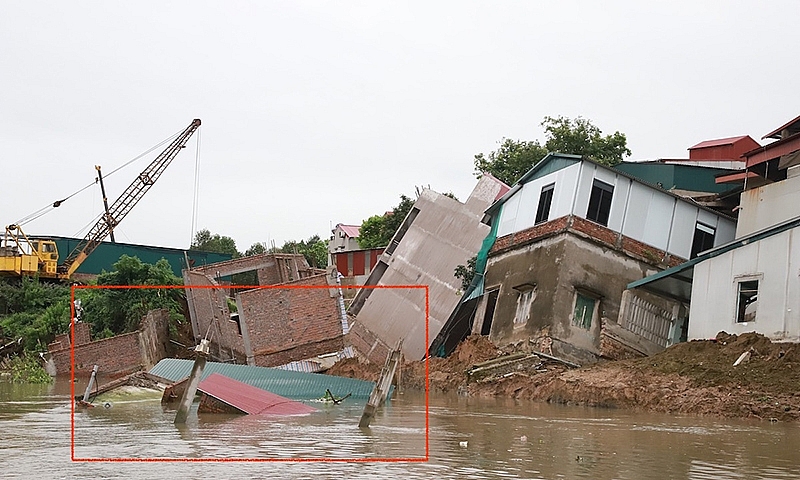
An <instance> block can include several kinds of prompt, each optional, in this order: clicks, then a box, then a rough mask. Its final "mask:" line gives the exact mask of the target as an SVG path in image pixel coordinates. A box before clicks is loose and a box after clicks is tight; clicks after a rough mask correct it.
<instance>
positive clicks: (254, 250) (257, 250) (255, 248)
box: [244, 242, 267, 257]
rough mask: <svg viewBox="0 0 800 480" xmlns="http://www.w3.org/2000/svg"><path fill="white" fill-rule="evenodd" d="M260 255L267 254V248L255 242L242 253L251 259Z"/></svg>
mask: <svg viewBox="0 0 800 480" xmlns="http://www.w3.org/2000/svg"><path fill="white" fill-rule="evenodd" d="M262 253H267V247H265V246H264V244H263V243H260V242H256V243H254V244H252V245H250V248H248V249H247V250H245V251H244V256H245V257H252V256H253V255H261V254H262Z"/></svg>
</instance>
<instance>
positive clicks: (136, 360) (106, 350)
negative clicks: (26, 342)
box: [50, 310, 169, 378]
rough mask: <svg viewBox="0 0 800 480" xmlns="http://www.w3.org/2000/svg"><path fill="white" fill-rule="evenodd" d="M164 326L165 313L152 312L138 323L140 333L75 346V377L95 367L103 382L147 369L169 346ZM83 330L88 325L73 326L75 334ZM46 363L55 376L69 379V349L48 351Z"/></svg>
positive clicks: (165, 323) (77, 324)
mask: <svg viewBox="0 0 800 480" xmlns="http://www.w3.org/2000/svg"><path fill="white" fill-rule="evenodd" d="M168 322H169V312H168V311H167V310H153V311H150V312H148V314H147V316H145V317H144V318H143V319H142V324H141V327H140V329H139V330H137V331H135V332H131V333H126V334H123V335H117V336H115V337H111V338H104V339H101V340H96V341H93V342H92V341H90V342H87V343H82V344H78V345H75V374H76V375H80V376H82V375H88V374H90V373H91V371H92V368H93V367H94V365H97V366H98V371H99V373H100V375H104V376H106V377H105V378H108V377H119V376H123V375H127V374H129V373H133V372H136V371H139V370H142V369H148V368H151V367H152V366H153V365H155V364H156V363H158V361H159V360H161V359H162V358H164V357H166V350H167V346H168V344H169V329H168V328H169V327H168V325H169V324H168ZM85 327H88V324H86V323H82V324H81V323H76V324H75V328H76V330H77V331H83V330H84V329H85ZM77 337H78V336H77V334H76V338H77ZM50 359H51V360H50V361H51V362H52V364H53V366H54V367H55V373H56V375H69V373H70V364H71V349H70V346H69V345H66V347H65V348H61V349H58V350H53V351H51V352H50Z"/></svg>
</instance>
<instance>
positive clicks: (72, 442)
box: [69, 285, 430, 463]
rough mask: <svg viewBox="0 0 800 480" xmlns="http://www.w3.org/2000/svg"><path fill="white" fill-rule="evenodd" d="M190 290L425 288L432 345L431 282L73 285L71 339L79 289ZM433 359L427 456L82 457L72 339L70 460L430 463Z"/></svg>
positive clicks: (427, 370)
mask: <svg viewBox="0 0 800 480" xmlns="http://www.w3.org/2000/svg"><path fill="white" fill-rule="evenodd" d="M143 288H151V289H152V288H163V289H187V288H235V289H237V290H252V289H263V290H267V289H299V288H312V289H331V288H347V289H361V288H386V289H401V288H402V289H413V290H417V289H424V290H425V345H429V344H430V342H429V324H430V288H429V286H428V285H361V286H356V285H341V286H339V285H72V288H71V289H70V290H71V291H70V339H74V338H75V321H74V319H75V290H92V289H119V290H122V289H129V290H132V289H143ZM429 375H430V358H429V355H426V356H425V456H423V457H396V458H395V457H392V458H169V457H165V458H125V457H122V458H79V457H76V456H75V342H73V341H70V418H69V420H70V459H71V461H73V462H133V463H138V462H219V463H226V462H228V463H229V462H251V463H255V462H280V463H309V462H323V463H324V462H327V463H398V462H418V463H422V462H427V461H428V460H430V416H429V415H430V410H429V409H430V381H429V380H430V379H429Z"/></svg>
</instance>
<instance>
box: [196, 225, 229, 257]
mask: <svg viewBox="0 0 800 480" xmlns="http://www.w3.org/2000/svg"><path fill="white" fill-rule="evenodd" d="M189 248H190V249H192V250H199V251H201V252H214V253H227V254H230V255H232V256H233V258H239V257H241V256H242V254H241V253H239V251H238V250H236V241H234V240H233V239H232V238H231V237H226V236H222V235H220V234H218V233H214V234H212V233H211V232H210V231H209V230H208V229H205V228H204V229H202V230H200V231H198V232H197V233H196V234H195V235H194V240H192V245H191V247H189Z"/></svg>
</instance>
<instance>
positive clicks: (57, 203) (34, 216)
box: [14, 130, 183, 226]
mask: <svg viewBox="0 0 800 480" xmlns="http://www.w3.org/2000/svg"><path fill="white" fill-rule="evenodd" d="M182 131H183V130H181V131H179V132H176V133H174V134H173V135H170V136H169V137H168V138H166V139H165V140H163V141H162V142H160V143H158V144H157V145H154V146H153V147H151V148H149V149H148V150H146V151H145V152H143V153H140V154H139V155H137V156H136V157H134V158H132V159H131V160H129V161H127V162H125V163H124V164H122V165H120V166H119V167H117V168H115V169H114V170H111V171H110V172H109V173H107V174H106V177H110V176H111V175H113V174H114V173H116V172H118V171H120V170H122V169H123V168H125V167H127V166H128V165H130V164H131V163H133V162H135V161H137V160H139V159H140V158H142V157H144V156H145V155H147V154H149V153H151V152H152V151H153V150H155V149H157V148H159V147H161V146H162V145H164V144H166V143H169V142H171V141H172V140H174V139H175V138H177V137H178V135H180V133H181V132H182ZM95 184H97V179H96V178H95V181H93V182H92V183H90V184H88V185H86V186H85V187H83V188H81V189H79V190H77V191H76V192H74V193H72V194H70V195H68V196H66V197H64V198H62V199H61V200H56V201H55V202H53V203H51V204H48V205H46V206H44V207H42V208H40V209H39V210H36V211H35V212H33V213H31V214H29V215H27V216H25V217H23V218H21V219H19V220H17V221H16V222H14V225H17V226H22V225H25V224H27V223H30V222H32V221H34V220H36V219H37V218H39V217H41V216H43V215H45V214H47V213H49V212H51V211H52V210H54V209H55V208H58V207H59V206H61V204H62V203H64V202H66V201H67V200H69V199H70V198H72V197H74V196H75V195H78V194H79V193H81V192H83V191H84V190H86V189H88V188H91V187H92V186H94V185H95Z"/></svg>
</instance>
